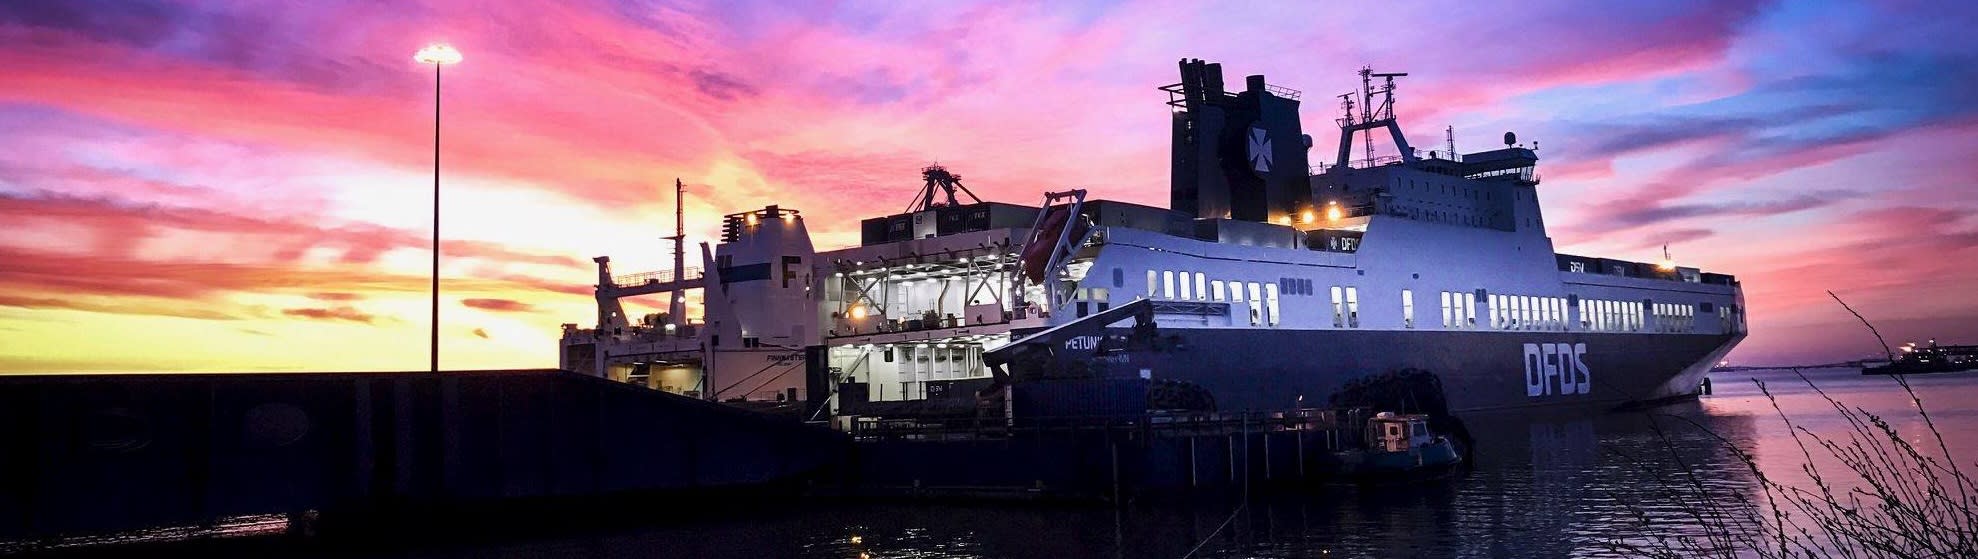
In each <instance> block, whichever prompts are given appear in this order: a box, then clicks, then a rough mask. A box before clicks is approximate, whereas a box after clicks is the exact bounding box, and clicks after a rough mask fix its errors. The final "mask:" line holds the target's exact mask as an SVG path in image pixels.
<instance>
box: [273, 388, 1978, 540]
mask: <svg viewBox="0 0 1978 559" xmlns="http://www.w3.org/2000/svg"><path fill="white" fill-rule="evenodd" d="M1814 374H1815V376H1816V378H1815V380H1816V381H1817V382H1820V383H1821V385H1822V387H1823V388H1827V389H1828V391H1829V392H1830V393H1832V394H1834V395H1835V396H1836V397H1839V398H1842V399H1843V400H1847V401H1849V402H1850V403H1858V404H1859V405H1862V406H1864V407H1867V408H1869V409H1871V410H1873V411H1875V412H1876V413H1881V414H1884V415H1885V416H1888V417H1890V418H1891V419H1892V420H1895V421H1899V422H1900V421H1911V420H1910V419H1908V418H1907V416H1904V415H1903V413H1904V412H1905V410H1908V413H1910V414H1912V415H1913V409H1912V408H1911V406H1910V405H1909V401H1908V399H1907V396H1905V395H1903V394H1901V393H1900V392H1899V391H1897V390H1895V389H1894V387H1893V385H1891V384H1889V383H1887V382H1886V381H1885V380H1877V379H1870V380H1863V379H1861V378H1860V377H1859V375H1858V374H1856V373H1854V372H1852V371H1838V372H1833V371H1828V372H1818V371H1816V372H1815V373H1814ZM1766 375H1769V376H1766ZM1750 376H1763V378H1764V379H1765V380H1768V381H1770V382H1772V385H1773V388H1774V389H1775V392H1779V393H1781V394H1783V396H1782V397H1781V400H1780V405H1781V407H1783V408H1785V409H1786V410H1787V412H1788V413H1789V414H1792V415H1793V416H1794V417H1795V420H1796V421H1799V422H1800V424H1801V425H1802V426H1807V427H1809V428H1811V429H1815V430H1817V431H1819V432H1822V433H1824V434H1829V435H1834V434H1839V432H1838V431H1835V430H1836V429H1844V428H1845V425H1844V423H1841V422H1839V421H1838V420H1832V419H1828V417H1829V415H1828V414H1831V413H1832V411H1831V408H1830V407H1826V406H1827V404H1826V403H1825V402H1824V401H1822V400H1819V399H1818V398H1817V396H1814V395H1812V394H1811V391H1810V390H1808V389H1806V388H1805V385H1804V384H1798V380H1797V377H1794V376H1792V375H1791V374H1790V373H1779V372H1773V373H1742V374H1739V375H1731V376H1725V377H1724V378H1719V379H1718V382H1717V395H1716V396H1713V397H1709V398H1705V399H1703V400H1701V401H1698V402H1689V403H1684V404H1678V405H1673V406H1666V407H1662V408H1657V409H1654V410H1648V411H1645V412H1629V413H1610V414H1602V415H1596V416H1592V417H1588V416H1585V415H1584V414H1568V413H1557V414H1548V413H1533V412H1519V413H1508V414H1488V415H1473V416H1469V417H1468V418H1467V419H1466V422H1467V423H1468V424H1469V429H1470V430H1471V432H1472V434H1473V436H1474V437H1475V440H1476V442H1477V448H1476V451H1475V454H1474V456H1473V459H1474V461H1473V467H1472V468H1471V469H1469V470H1468V471H1465V472H1463V473H1461V474H1460V475H1457V476H1454V477H1451V478H1448V479H1444V480H1438V481H1434V482H1426V483H1416V484H1407V485H1382V486H1337V487H1329V488H1326V489H1324V490H1322V491H1317V492H1313V493H1309V494H1297V495H1277V496H1273V497H1269V498H1254V499H1253V500H1251V501H1249V502H1247V503H1246V502H1243V501H1241V500H1238V499H1233V498H1229V497H1218V498H1207V499H1202V500H1198V501H1193V502H1187V503H1172V502H1167V503H1153V502H1136V503H1132V504H1130V505H1129V506H1126V507H1123V508H1114V507H1110V506H1105V505H1038V504H979V503H976V504H952V503H951V504H932V503H906V504H902V503H864V504H831V503H818V502H799V503H789V502H784V503H775V504H769V505H763V506H751V507H747V508H742V509H737V510H718V511H710V512H708V513H706V514H690V515H687V516H686V517H685V518H682V519H679V520H675V521H668V522H666V523H663V524H664V525H649V526H642V527H631V528H623V529H614V530H610V531H600V532H599V533H590V534H583V535H577V536H570V535H559V536H553V537H543V539H541V540H536V541H513V540H507V541H494V542H482V543H463V542H451V543H449V544H446V545H444V546H440V547H439V548H433V547H423V548H421V549H418V550H416V551H409V550H405V549H392V550H389V551H388V552H360V553H348V554H341V555H345V556H390V557H436V558H437V557H484V556H490V555H500V556H508V557H524V556H527V557H552V558H580V557H613V558H628V557H738V558H739V557H791V556H794V557H817V558H826V557H829V558H854V557H861V556H864V557H874V558H877V557H926V558H946V557H1182V556H1183V555H1185V554H1187V553H1189V552H1190V551H1191V550H1196V548H1197V546H1198V545H1199V546H1200V549H1199V551H1197V555H1196V556H1198V557H1588V556H1606V555H1611V554H1610V553H1608V552H1606V551H1605V548H1604V546H1603V545H1601V544H1602V542H1607V541H1613V540H1616V539H1626V538H1640V537H1642V536H1644V535H1645V532H1647V531H1653V532H1655V533H1663V534H1695V533H1698V532H1699V531H1700V530H1701V528H1700V527H1699V525H1698V523H1697V521H1696V519H1695V518H1694V517H1693V516H1691V514H1690V513H1689V512H1688V511H1687V510H1685V509H1684V508H1683V507H1682V506H1681V505H1680V503H1679V502H1678V500H1677V499H1676V498H1675V496H1674V495H1672V494H1671V490H1672V489H1680V488H1685V487H1690V486H1689V485H1688V484H1690V483H1695V484H1697V485H1700V486H1701V487H1703V488H1705V489H1706V490H1708V491H1710V492H1712V493H1713V494H1716V495H1721V496H1727V497H1731V499H1730V500H1729V501H1735V499H1736V498H1737V497H1740V496H1742V497H1745V498H1755V497H1757V495H1758V491H1759V485H1758V480H1757V479H1756V478H1755V476H1754V475H1753V474H1752V472H1751V471H1750V469H1749V468H1748V467H1747V465H1746V464H1745V463H1744V462H1742V461H1741V460H1740V459H1739V457H1738V456H1737V454H1736V453H1735V452H1733V451H1732V450H1731V449H1730V448H1727V447H1726V444H1729V445H1732V446H1735V447H1736V448H1739V449H1744V450H1745V451H1747V452H1750V453H1752V455H1753V456H1754V457H1755V459H1756V460H1757V461H1758V462H1759V464H1760V466H1761V467H1763V468H1765V470H1766V471H1767V472H1768V475H1770V476H1772V477H1773V478H1774V479H1776V480H1781V481H1783V482H1786V483H1793V482H1794V481H1795V478H1794V477H1793V476H1794V475H1796V470H1797V468H1798V467H1799V465H1800V461H1801V460H1802V458H1801V457H1800V456H1799V454H1798V450H1797V448H1796V446H1794V445H1793V444H1792V443H1791V441H1790V439H1789V438H1788V436H1787V431H1786V430H1785V427H1784V425H1783V424H1782V423H1780V422H1779V421H1778V420H1777V418H1776V417H1775V416H1774V415H1773V411H1772V407H1771V405H1772V404H1771V403H1770V402H1769V401H1767V400H1765V399H1764V398H1763V397H1762V396H1761V395H1760V394H1758V391H1757V389H1756V387H1754V386H1752V385H1751V384H1750V383H1749V382H1746V381H1744V380H1743V378H1746V377H1750ZM1920 382H1924V383H1926V390H1927V392H1926V394H1927V395H1928V398H1939V399H1942V400H1943V401H1942V402H1939V403H1938V405H1937V406H1935V407H1934V408H1933V412H1934V417H1936V418H1937V420H1938V422H1939V425H1940V427H1943V428H1944V429H1945V430H1946V432H1947V433H1950V434H1952V435H1953V437H1954V438H1953V440H1951V441H1950V445H1951V446H1952V448H1954V449H1957V448H1978V446H1974V444H1978V434H1966V433H1978V407H1974V406H1973V405H1972V404H1968V403H1966V402H1978V381H1974V380H1972V379H1941V380H1940V379H1928V380H1923V381H1920ZM1927 403H1929V400H1927V399H1926V404H1927ZM1899 426H1900V425H1899ZM1903 428H1904V429H1907V427H1903ZM1919 428H1920V427H1919ZM1706 430H1707V431H1706ZM1719 437H1721V439H1720V438H1719ZM1963 462H1965V463H1969V462H1970V460H1969V459H1965V460H1963ZM1691 473H1693V474H1694V476H1695V477H1694V478H1693V481H1692V478H1690V477H1688V475H1689V474H1691ZM1729 501H1726V502H1729ZM1637 513H1643V514H1645V515H1646V519H1647V524H1646V526H1644V525H1643V524H1642V521H1641V518H1640V517H1638V516H1637ZM1212 534H1213V536H1212ZM312 555H315V554H312Z"/></svg>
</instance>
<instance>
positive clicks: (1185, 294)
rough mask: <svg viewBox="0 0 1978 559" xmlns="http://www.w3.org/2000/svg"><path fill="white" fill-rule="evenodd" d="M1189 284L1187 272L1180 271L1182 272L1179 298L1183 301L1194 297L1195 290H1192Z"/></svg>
mask: <svg viewBox="0 0 1978 559" xmlns="http://www.w3.org/2000/svg"><path fill="white" fill-rule="evenodd" d="M1189 285H1190V282H1189V281H1188V272H1182V273H1181V300H1183V301H1187V300H1189V299H1194V298H1195V292H1194V290H1192V289H1189Z"/></svg>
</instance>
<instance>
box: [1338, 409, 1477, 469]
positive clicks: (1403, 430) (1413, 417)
mask: <svg viewBox="0 0 1978 559" xmlns="http://www.w3.org/2000/svg"><path fill="white" fill-rule="evenodd" d="M1366 441H1367V448H1366V449H1364V450H1348V451H1341V452H1336V453H1334V454H1333V456H1334V458H1336V459H1337V460H1338V462H1339V473H1341V474H1343V475H1346V476H1350V477H1365V478H1382V477H1409V476H1414V475H1428V474H1435V473H1440V472H1442V471H1445V470H1448V469H1450V468H1453V467H1455V466H1456V465H1458V464H1461V463H1462V462H1463V457H1462V455H1460V454H1458V453H1457V452H1456V445H1455V444H1453V443H1451V442H1450V441H1449V438H1448V437H1444V436H1441V435H1436V434H1433V433H1430V432H1429V419H1428V416H1426V415H1420V414H1410V415H1399V414H1395V413H1394V412H1381V413H1379V414H1375V415H1374V417H1373V418H1372V419H1368V420H1367V433H1366Z"/></svg>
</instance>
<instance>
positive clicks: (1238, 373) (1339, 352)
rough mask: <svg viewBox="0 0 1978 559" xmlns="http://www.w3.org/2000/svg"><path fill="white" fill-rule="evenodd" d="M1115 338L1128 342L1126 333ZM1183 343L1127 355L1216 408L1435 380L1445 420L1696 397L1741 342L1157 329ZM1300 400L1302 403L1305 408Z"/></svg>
mask: <svg viewBox="0 0 1978 559" xmlns="http://www.w3.org/2000/svg"><path fill="white" fill-rule="evenodd" d="M1120 333H1122V334H1123V333H1124V332H1123V331H1122V332H1120ZM1161 335H1162V337H1163V338H1165V339H1169V340H1170V341H1177V342H1179V344H1178V345H1177V346H1175V347H1172V348H1170V349H1168V350H1166V351H1162V352H1158V353H1149V354H1139V355H1136V356H1134V357H1135V358H1137V359H1140V360H1141V361H1150V360H1151V361H1153V362H1143V363H1132V364H1123V365H1127V366H1128V367H1129V368H1141V369H1147V370H1148V371H1149V372H1150V373H1151V375H1152V376H1153V377H1154V378H1157V379H1158V378H1167V379H1175V380H1182V381H1187V382H1191V383H1194V384H1197V385H1200V386H1202V387H1203V388H1206V389H1207V390H1208V391H1209V392H1210V393H1211V394H1213V395H1214V396H1215V399H1216V407H1217V408H1218V409H1222V410H1269V409H1285V408H1291V407H1298V406H1301V405H1302V406H1306V407H1311V406H1320V405H1324V404H1325V403H1326V401H1327V398H1328V397H1329V396H1331V395H1332V394H1333V393H1334V392H1336V391H1338V390H1339V389H1340V388H1341V387H1342V386H1343V385H1345V384H1346V383H1347V382H1348V381H1351V380H1354V379H1358V378H1361V377H1365V376H1369V375H1377V374H1381V373H1385V372H1390V371H1397V370H1402V369H1418V370H1422V371H1428V372H1430V373H1434V374H1435V375H1436V376H1437V377H1438V378H1439V379H1440V381H1441V384H1442V387H1443V389H1444V393H1445V397H1446V398H1447V401H1448V405H1449V410H1450V411H1452V412H1465V411H1480V410H1493V409H1512V408H1529V407H1572V406H1592V407H1613V406H1618V405H1622V404H1626V403H1630V402H1641V401H1650V400H1656V399H1662V398H1669V397H1674V396H1682V395H1688V394H1694V393H1695V389H1696V386H1697V384H1698V383H1699V382H1700V381H1701V380H1702V378H1703V375H1704V373H1706V372H1708V371H1709V369H1710V366H1711V364H1713V363H1716V362H1717V361H1718V360H1719V359H1722V358H1723V356H1724V354H1726V353H1729V352H1730V350H1731V348H1732V347H1733V346H1735V345H1736V344H1737V342H1738V341H1739V340H1740V339H1742V338H1743V335H1741V334H1722V335H1714V334H1610V333H1581V332H1504V331H1486V332H1463V331H1445V330H1419V331H1392V330H1269V329H1180V328H1164V329H1162V330H1161ZM1301 397H1302V401H1301Z"/></svg>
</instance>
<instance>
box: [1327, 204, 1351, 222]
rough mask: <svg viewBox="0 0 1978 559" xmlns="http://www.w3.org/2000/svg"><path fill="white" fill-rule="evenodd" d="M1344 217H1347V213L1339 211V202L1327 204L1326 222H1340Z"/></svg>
mask: <svg viewBox="0 0 1978 559" xmlns="http://www.w3.org/2000/svg"><path fill="white" fill-rule="evenodd" d="M1342 217H1346V212H1342V211H1339V202H1333V203H1331V204H1326V221H1339V218H1342Z"/></svg>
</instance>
